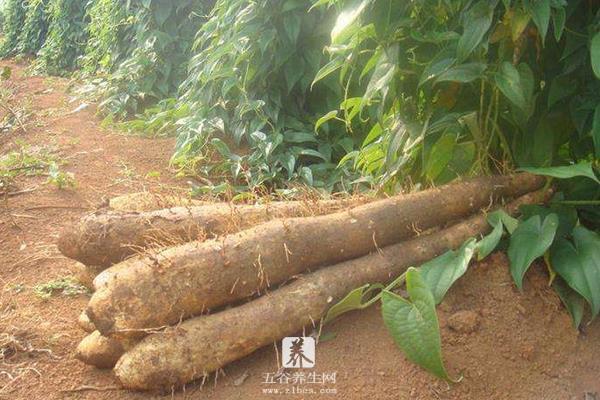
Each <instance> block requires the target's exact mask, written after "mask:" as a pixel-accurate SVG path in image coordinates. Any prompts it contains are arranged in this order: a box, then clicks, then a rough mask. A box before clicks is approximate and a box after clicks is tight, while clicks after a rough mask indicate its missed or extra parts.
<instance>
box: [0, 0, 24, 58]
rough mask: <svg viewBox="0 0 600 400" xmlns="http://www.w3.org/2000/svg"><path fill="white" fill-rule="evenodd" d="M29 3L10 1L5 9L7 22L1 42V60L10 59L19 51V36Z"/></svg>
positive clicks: (19, 0)
mask: <svg viewBox="0 0 600 400" xmlns="http://www.w3.org/2000/svg"><path fill="white" fill-rule="evenodd" d="M26 5H27V1H25V0H8V1H7V3H6V5H5V9H4V15H5V21H4V23H3V25H2V32H3V36H4V37H3V39H2V41H1V42H0V58H4V57H10V56H12V55H13V54H15V52H16V51H17V45H18V43H19V34H20V33H21V29H22V27H23V21H24V20H25V13H26Z"/></svg>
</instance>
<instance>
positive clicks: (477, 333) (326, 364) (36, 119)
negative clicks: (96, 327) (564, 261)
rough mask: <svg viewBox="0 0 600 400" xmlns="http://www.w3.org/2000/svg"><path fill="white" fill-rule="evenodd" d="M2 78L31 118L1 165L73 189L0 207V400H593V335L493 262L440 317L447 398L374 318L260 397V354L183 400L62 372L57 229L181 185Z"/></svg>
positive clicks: (146, 150) (62, 88) (23, 85)
mask: <svg viewBox="0 0 600 400" xmlns="http://www.w3.org/2000/svg"><path fill="white" fill-rule="evenodd" d="M4 65H8V66H10V67H11V68H12V70H13V75H12V77H11V79H10V80H9V81H7V82H0V85H2V87H3V88H9V89H10V90H12V91H13V93H14V94H15V99H14V101H13V102H11V107H13V108H15V107H22V108H24V109H25V110H26V111H27V112H28V113H29V114H30V116H28V117H27V118H26V121H25V122H26V130H27V131H26V132H23V131H22V130H19V129H15V130H13V131H10V132H1V133H0V156H2V155H4V154H6V153H7V152H9V151H12V150H17V149H19V146H23V144H22V143H27V144H30V145H31V146H46V147H48V148H50V147H51V148H53V149H54V151H55V152H56V154H58V155H59V156H60V158H62V159H63V160H64V161H66V163H65V164H64V165H63V166H61V169H62V170H64V171H65V172H70V173H73V174H74V177H75V180H76V182H77V185H76V187H75V188H72V189H58V188H57V187H55V186H54V185H52V184H47V183H46V180H47V177H46V176H37V177H19V178H17V179H16V181H15V187H13V188H12V189H11V190H12V191H19V190H26V189H32V188H35V190H33V191H31V192H28V193H23V194H20V195H16V196H14V197H10V198H7V199H2V202H1V203H0V282H1V285H2V286H1V287H0V398H7V399H48V400H50V399H111V400H121V399H128V400H129V399H151V398H152V399H154V398H162V397H165V396H167V397H165V398H169V397H172V398H175V399H187V398H190V399H195V398H209V399H272V398H276V397H277V396H280V395H281V394H282V393H283V392H285V391H286V390H287V391H295V392H296V393H295V394H288V396H291V397H292V398H297V399H301V398H302V399H303V398H311V399H313V398H315V399H331V398H343V399H365V398H372V399H534V398H535V399H587V400H591V399H600V321H598V320H596V321H595V322H593V323H592V324H589V325H584V326H583V328H582V330H581V331H580V332H578V331H576V330H575V329H574V328H573V327H572V326H571V323H570V319H569V316H568V315H567V313H566V311H565V310H564V308H563V307H562V306H561V304H560V301H559V299H558V298H557V296H556V295H555V294H554V293H553V292H552V291H551V290H550V289H549V288H548V277H547V273H546V271H545V268H544V267H543V265H541V264H539V265H534V266H533V267H532V269H531V270H530V272H529V273H528V274H527V277H526V280H525V288H524V291H523V293H520V292H519V291H518V290H517V289H516V288H515V287H514V285H513V284H512V282H511V278H510V275H509V273H508V262H507V259H506V256H505V255H504V254H503V253H496V254H494V255H492V256H491V257H490V258H488V259H487V260H486V261H484V262H481V263H478V264H473V265H472V266H471V268H470V269H469V271H468V272H467V274H466V276H465V277H463V278H462V279H461V280H459V282H458V283H457V284H456V285H455V286H454V287H453V288H452V289H451V290H450V292H449V294H448V296H447V297H446V299H445V301H444V302H443V303H442V304H441V305H440V307H439V318H440V325H441V328H442V343H443V351H444V358H445V362H446V365H447V367H448V369H449V371H450V373H451V375H452V376H455V377H459V376H462V377H463V379H462V381H461V382H460V383H457V384H452V385H448V384H446V383H445V382H442V381H439V380H437V379H435V378H433V377H431V376H430V375H429V374H427V373H426V372H424V371H423V370H421V369H420V368H419V367H417V366H414V365H412V364H411V363H409V362H408V361H407V360H406V359H405V358H404V357H403V356H402V354H401V353H400V351H399V350H397V349H396V347H395V346H394V343H393V341H392V339H391V337H390V335H389V334H388V333H387V331H386V329H385V327H384V326H383V323H382V319H381V316H380V311H381V310H380V309H379V308H378V307H372V308H371V309H368V310H365V311H362V312H354V313H350V314H348V315H345V316H343V317H341V318H340V319H339V320H337V321H336V322H334V323H332V324H331V325H329V326H327V327H326V328H325V332H326V335H325V336H327V337H329V340H323V341H321V342H320V343H319V344H318V346H317V353H316V366H315V368H314V369H313V370H302V371H303V373H304V374H305V375H304V377H303V376H302V375H301V374H300V375H298V374H297V375H296V376H295V378H293V379H292V381H293V380H294V379H296V381H297V383H296V384H293V383H290V384H287V385H281V384H273V383H266V381H267V380H268V379H270V378H272V377H273V374H275V373H276V372H278V367H277V365H278V364H277V358H278V355H279V352H277V351H276V350H275V347H267V348H264V349H262V350H260V351H258V352H256V353H255V354H253V355H251V356H250V357H247V358H245V359H243V360H240V361H238V362H236V363H233V364H232V365H230V366H228V367H227V368H225V370H224V371H223V372H222V373H221V374H219V375H218V376H211V377H210V378H209V379H208V380H207V381H206V382H204V384H202V383H200V382H199V383H195V384H192V385H188V387H186V388H185V391H178V392H175V393H168V394H157V393H133V392H129V391H124V390H119V389H118V385H117V382H116V381H115V379H114V377H113V375H112V373H111V371H100V370H97V369H95V368H92V367H89V366H86V365H84V364H82V363H81V362H79V361H77V360H76V359H75V358H74V350H75V347H76V345H77V343H78V342H79V341H80V340H81V339H82V338H83V337H84V336H85V333H84V332H83V331H81V330H80V329H79V328H78V326H77V323H76V321H77V318H78V316H79V314H80V312H81V310H82V309H83V308H84V307H85V305H86V302H87V301H88V299H89V296H88V295H86V294H79V295H74V296H66V295H63V294H60V293H55V294H54V295H53V296H52V297H50V298H49V299H42V298H41V297H39V295H37V294H36V293H35V288H36V287H37V286H38V285H42V284H45V283H48V282H51V281H53V280H56V279H59V278H63V277H66V276H69V275H71V274H73V273H74V271H76V270H77V264H76V263H75V262H74V261H72V260H69V259H67V258H64V257H63V256H61V254H60V253H59V252H58V250H57V249H56V238H57V235H58V232H59V231H60V229H61V228H62V227H64V226H66V225H67V224H70V223H73V222H75V221H77V220H78V219H79V218H80V217H81V216H82V215H84V214H85V213H88V212H93V211H94V210H95V209H97V208H98V207H101V206H102V205H103V204H105V203H106V200H107V199H108V198H110V197H112V196H115V195H119V194H124V193H131V192H137V191H140V190H150V191H156V192H161V193H167V192H168V193H171V192H180V191H185V190H186V188H187V187H188V185H189V184H188V182H186V181H185V180H181V179H176V178H175V173H174V171H173V170H172V169H170V166H169V158H170V155H171V154H172V150H173V146H174V140H173V139H170V138H169V139H156V138H152V139H148V138H141V137H135V136H126V135H123V134H120V133H119V132H117V131H114V130H111V129H103V128H102V127H101V120H100V119H99V118H98V117H97V116H96V115H95V108H94V106H89V107H87V108H85V109H84V110H80V111H77V112H73V111H74V110H76V109H77V108H78V106H79V105H80V104H81V101H80V100H76V101H73V100H72V97H71V96H70V95H69V94H68V90H67V89H68V88H69V82H68V81H67V80H65V79H59V78H46V77H30V76H26V74H25V66H23V65H18V64H16V63H14V62H2V63H0V66H4ZM2 118H3V114H2V111H0V120H2ZM291 372H294V371H291ZM311 372H314V374H312V375H310V373H311ZM333 373H335V374H336V375H335V383H333V382H332V376H333V375H332V374H333ZM323 374H326V375H325V376H324V375H323ZM315 377H320V378H323V377H325V379H326V381H327V382H326V383H323V384H321V383H315V382H314V380H315ZM302 379H308V380H311V379H312V383H309V382H304V383H301V380H302ZM276 390H279V391H280V393H279V394H277V393H274V392H275V391H276ZM269 391H271V392H272V393H268V392H269ZM333 392H336V393H333ZM283 394H284V395H285V393H283Z"/></svg>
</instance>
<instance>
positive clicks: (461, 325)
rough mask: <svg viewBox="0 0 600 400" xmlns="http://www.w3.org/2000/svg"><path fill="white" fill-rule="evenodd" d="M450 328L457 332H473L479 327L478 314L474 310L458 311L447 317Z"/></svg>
mask: <svg viewBox="0 0 600 400" xmlns="http://www.w3.org/2000/svg"><path fill="white" fill-rule="evenodd" d="M448 326H449V327H450V329H452V330H454V331H456V332H459V333H473V332H475V331H476V330H477V328H478V327H479V314H477V313H476V312H475V311H469V310H465V311H459V312H457V313H454V314H452V315H451V316H450V317H449V318H448Z"/></svg>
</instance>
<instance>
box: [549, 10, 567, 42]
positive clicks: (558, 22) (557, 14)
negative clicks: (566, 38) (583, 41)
mask: <svg viewBox="0 0 600 400" xmlns="http://www.w3.org/2000/svg"><path fill="white" fill-rule="evenodd" d="M566 21H567V12H566V11H565V8H564V7H559V8H557V9H555V10H554V13H553V14H552V23H553V25H554V38H555V39H556V41H557V42H558V41H559V40H560V38H561V37H562V34H563V31H564V30H565V22H566Z"/></svg>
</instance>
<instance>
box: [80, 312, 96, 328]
mask: <svg viewBox="0 0 600 400" xmlns="http://www.w3.org/2000/svg"><path fill="white" fill-rule="evenodd" d="M77 325H79V327H80V328H81V329H83V331H84V332H87V333H92V332H94V331H95V330H96V327H95V326H94V324H93V323H92V321H90V318H89V317H88V316H87V314H86V313H85V311H84V312H82V313H81V314H79V318H77Z"/></svg>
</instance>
